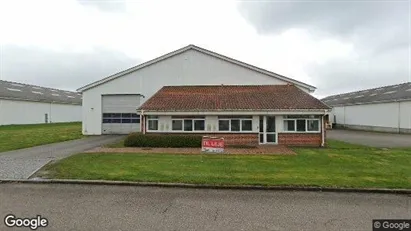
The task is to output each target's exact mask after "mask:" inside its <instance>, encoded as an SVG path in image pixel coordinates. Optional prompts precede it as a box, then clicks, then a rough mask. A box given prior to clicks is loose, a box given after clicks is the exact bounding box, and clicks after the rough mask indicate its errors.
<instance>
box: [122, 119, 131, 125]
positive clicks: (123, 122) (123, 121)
mask: <svg viewBox="0 0 411 231" xmlns="http://www.w3.org/2000/svg"><path fill="white" fill-rule="evenodd" d="M121 123H122V124H129V123H131V119H122V120H121Z"/></svg>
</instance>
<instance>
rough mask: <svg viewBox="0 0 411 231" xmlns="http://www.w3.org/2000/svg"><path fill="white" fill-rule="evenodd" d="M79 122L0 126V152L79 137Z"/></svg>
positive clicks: (80, 135)
mask: <svg viewBox="0 0 411 231" xmlns="http://www.w3.org/2000/svg"><path fill="white" fill-rule="evenodd" d="M81 137H82V134H81V123H79V122H77V123H55V124H31V125H5V126H0V152H5V151H10V150H16V149H21V148H28V147H33V146H38V145H43V144H50V143H56V142H62V141H66V140H73V139H78V138H81Z"/></svg>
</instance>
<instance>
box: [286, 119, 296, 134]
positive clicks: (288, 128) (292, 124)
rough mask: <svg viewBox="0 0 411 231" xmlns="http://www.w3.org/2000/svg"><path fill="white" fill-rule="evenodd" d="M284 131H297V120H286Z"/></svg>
mask: <svg viewBox="0 0 411 231" xmlns="http://www.w3.org/2000/svg"><path fill="white" fill-rule="evenodd" d="M284 131H288V132H291V131H295V120H284Z"/></svg>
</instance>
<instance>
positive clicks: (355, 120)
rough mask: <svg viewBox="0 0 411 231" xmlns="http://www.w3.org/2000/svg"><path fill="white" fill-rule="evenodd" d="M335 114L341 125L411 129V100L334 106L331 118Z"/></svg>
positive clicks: (337, 121)
mask: <svg viewBox="0 0 411 231" xmlns="http://www.w3.org/2000/svg"><path fill="white" fill-rule="evenodd" d="M334 115H335V116H336V121H335V122H336V123H337V124H339V125H355V126H372V127H381V129H382V130H384V128H387V131H390V130H391V131H395V130H398V129H399V128H400V129H411V101H404V102H394V103H379V104H364V105H349V106H340V107H334V108H333V110H332V112H331V113H330V118H332V117H333V116H334ZM376 130H378V129H377V128H376Z"/></svg>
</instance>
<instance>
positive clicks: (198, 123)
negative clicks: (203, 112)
mask: <svg viewBox="0 0 411 231" xmlns="http://www.w3.org/2000/svg"><path fill="white" fill-rule="evenodd" d="M204 129H205V121H204V120H194V130H195V131H204Z"/></svg>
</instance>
